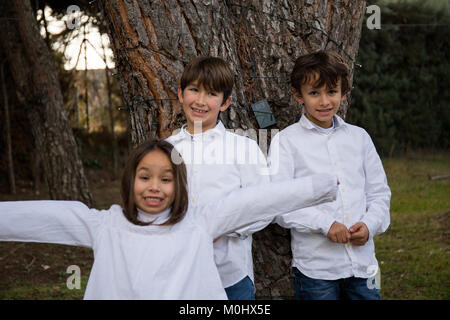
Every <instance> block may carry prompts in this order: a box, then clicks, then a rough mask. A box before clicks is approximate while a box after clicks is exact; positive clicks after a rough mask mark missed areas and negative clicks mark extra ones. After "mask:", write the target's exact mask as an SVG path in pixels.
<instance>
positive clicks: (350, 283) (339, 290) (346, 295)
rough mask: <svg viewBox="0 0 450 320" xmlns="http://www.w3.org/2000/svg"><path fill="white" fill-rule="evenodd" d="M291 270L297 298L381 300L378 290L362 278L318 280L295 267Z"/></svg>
mask: <svg viewBox="0 0 450 320" xmlns="http://www.w3.org/2000/svg"><path fill="white" fill-rule="evenodd" d="M292 271H293V272H294V277H295V298H296V299H298V300H381V296H380V290H378V289H377V288H375V287H374V286H372V285H370V283H369V282H368V280H367V279H364V278H355V277H350V278H345V279H338V280H320V279H313V278H309V277H307V276H305V275H304V274H303V273H301V272H300V270H298V269H297V268H295V267H294V268H292Z"/></svg>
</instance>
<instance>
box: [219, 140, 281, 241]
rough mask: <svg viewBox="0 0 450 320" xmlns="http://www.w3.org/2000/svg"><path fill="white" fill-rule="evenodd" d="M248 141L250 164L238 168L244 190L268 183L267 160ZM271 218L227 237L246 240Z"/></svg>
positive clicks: (253, 142)
mask: <svg viewBox="0 0 450 320" xmlns="http://www.w3.org/2000/svg"><path fill="white" fill-rule="evenodd" d="M249 140H250V145H249V148H248V151H249V152H250V159H252V161H250V163H245V164H244V165H240V166H239V171H240V176H241V187H242V188H246V187H250V186H258V185H262V184H266V183H269V182H270V177H269V171H268V167H267V160H266V157H265V156H264V154H263V153H262V151H261V149H260V148H259V146H258V145H257V144H256V142H255V141H254V140H251V139H249ZM272 221H273V218H269V219H266V220H258V221H257V222H255V223H253V224H251V225H249V226H246V227H244V228H240V229H238V230H235V231H234V232H233V233H230V234H227V236H232V237H241V238H246V237H247V236H249V235H251V234H253V233H255V232H258V231H260V230H262V229H264V228H265V227H267V226H268V225H269V224H270V223H271V222H272Z"/></svg>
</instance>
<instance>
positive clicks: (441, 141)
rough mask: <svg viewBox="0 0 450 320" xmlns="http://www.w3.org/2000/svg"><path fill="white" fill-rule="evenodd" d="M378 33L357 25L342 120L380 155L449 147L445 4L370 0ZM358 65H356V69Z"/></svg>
mask: <svg viewBox="0 0 450 320" xmlns="http://www.w3.org/2000/svg"><path fill="white" fill-rule="evenodd" d="M368 4H377V5H379V6H380V8H381V29H380V30H376V29H374V30H369V29H368V28H366V25H365V24H363V30H362V37H361V42H360V48H359V55H358V58H357V61H356V63H357V65H356V66H355V74H354V90H353V91H352V105H351V108H350V109H349V112H348V118H347V120H348V121H349V122H351V123H355V124H357V125H359V126H362V127H364V128H366V129H367V131H368V132H369V133H370V134H371V136H372V138H373V139H374V142H375V144H376V145H377V148H378V150H379V152H380V153H381V154H383V155H392V154H393V153H397V152H403V151H406V150H409V149H416V148H433V149H447V148H448V147H449V146H450V138H449V137H450V134H449V127H450V108H449V101H450V99H449V98H450V94H449V90H448V88H449V87H450V80H449V79H450V78H449V76H448V74H447V73H448V72H449V71H450V62H449V61H450V52H449V45H448V39H449V38H450V6H449V4H448V2H446V1H427V2H423V1H414V0H410V1H375V2H372V3H368ZM358 65H361V67H358Z"/></svg>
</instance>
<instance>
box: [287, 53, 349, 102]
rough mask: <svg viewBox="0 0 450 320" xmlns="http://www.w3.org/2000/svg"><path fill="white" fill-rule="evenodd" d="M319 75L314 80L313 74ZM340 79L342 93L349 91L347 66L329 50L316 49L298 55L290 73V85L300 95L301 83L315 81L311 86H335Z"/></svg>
mask: <svg viewBox="0 0 450 320" xmlns="http://www.w3.org/2000/svg"><path fill="white" fill-rule="evenodd" d="M316 75H318V76H319V77H318V78H317V80H315V78H314V77H315V76H316ZM339 79H340V80H341V93H342V95H344V94H346V93H347V92H349V91H350V80H349V68H348V66H347V64H346V63H345V62H344V60H343V59H342V57H341V56H339V55H338V54H337V53H335V52H331V51H317V52H314V53H310V54H306V55H303V56H301V57H299V58H298V59H297V60H296V61H295V65H294V69H293V70H292V73H291V87H292V89H294V90H295V91H296V93H297V94H299V95H301V93H302V91H301V89H302V85H304V84H307V83H311V82H312V81H316V82H315V83H314V84H313V86H314V87H316V88H320V87H322V86H323V85H326V86H327V87H328V88H334V87H336V85H337V83H338V81H339Z"/></svg>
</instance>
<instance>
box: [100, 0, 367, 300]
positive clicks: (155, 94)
mask: <svg viewBox="0 0 450 320" xmlns="http://www.w3.org/2000/svg"><path fill="white" fill-rule="evenodd" d="M99 4H100V8H101V10H102V11H103V14H104V16H105V18H106V21H107V23H108V25H109V34H110V38H111V43H112V46H113V51H114V54H115V58H116V68H117V70H118V75H119V77H120V83H121V88H122V92H123V98H124V102H125V104H126V107H127V108H128V111H129V113H130V126H131V134H132V141H133V144H138V143H140V142H141V141H143V140H145V139H146V138H148V137H160V138H165V137H167V136H168V135H170V134H171V132H172V131H173V130H174V129H176V128H178V127H180V125H181V124H182V123H184V121H185V119H184V116H183V114H182V110H181V108H180V105H179V104H178V102H177V100H176V91H177V86H178V81H179V78H180V76H181V74H182V71H183V68H184V66H185V65H186V63H188V62H189V61H190V60H191V59H192V58H194V57H195V56H197V55H212V56H220V57H222V58H224V59H225V60H227V61H228V62H229V63H230V65H231V66H232V68H233V70H234V72H235V74H236V83H235V90H234V93H233V103H232V105H231V107H230V108H229V109H228V110H227V111H226V112H224V113H223V114H221V120H222V121H223V122H224V124H225V126H226V127H227V128H229V129H236V128H240V129H244V130H246V129H250V128H254V129H257V128H258V125H257V122H256V118H255V116H254V115H253V113H252V111H251V107H250V106H251V103H253V102H256V101H259V100H262V99H267V100H268V101H269V104H270V106H271V109H272V112H273V114H274V116H275V119H276V122H277V124H276V125H275V127H276V128H279V129H283V128H285V127H286V126H287V125H290V124H292V123H294V122H295V121H297V119H298V117H299V116H300V114H301V109H300V108H299V106H298V105H297V104H296V103H295V101H294V100H293V98H292V96H291V93H290V86H289V72H290V70H291V69H292V67H293V63H294V61H295V59H296V58H297V57H298V56H300V55H301V54H304V53H308V52H311V51H314V50H318V49H328V50H333V51H336V52H338V53H340V54H341V55H342V56H343V57H344V59H346V60H347V62H348V63H349V65H350V67H351V69H352V70H353V62H354V61H355V58H356V55H357V51H358V46H359V39H360V34H361V27H362V21H363V15H364V8H365V1H350V0H328V1H327V0H324V1H321V0H274V1H260V0H248V1H235V0H223V1H219V0H198V1H191V0H164V1H148V0H135V1H127V0H102V1H99ZM347 108H348V104H343V106H342V107H341V109H340V111H339V113H340V114H341V115H342V116H344V117H345V113H346V111H347ZM269 138H270V137H269ZM260 142H261V141H260ZM254 239H255V241H254V259H255V276H256V287H257V296H258V297H261V298H269V297H272V298H277V297H278V298H282V297H292V295H293V285H292V279H291V276H290V244H289V233H288V231H286V230H284V229H281V228H278V227H276V226H270V227H269V228H266V229H265V230H264V231H262V232H259V233H257V234H255V236H254Z"/></svg>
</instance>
